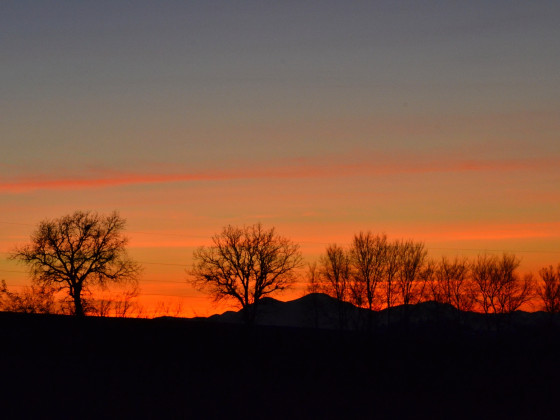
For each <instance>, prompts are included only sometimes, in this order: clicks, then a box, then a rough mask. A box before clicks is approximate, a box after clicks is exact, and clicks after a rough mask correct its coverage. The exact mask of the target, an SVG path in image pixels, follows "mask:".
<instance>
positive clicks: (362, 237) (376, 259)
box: [350, 232, 387, 311]
mask: <svg viewBox="0 0 560 420" xmlns="http://www.w3.org/2000/svg"><path fill="white" fill-rule="evenodd" d="M386 258H387V236H386V235H373V234H372V233H371V232H367V233H363V232H360V233H359V234H357V235H354V240H353V241H352V245H351V248H350V262H351V264H352V267H353V270H352V271H353V276H352V295H353V301H354V303H355V304H356V305H357V306H364V304H365V305H366V306H367V308H368V309H369V310H370V311H371V310H373V309H374V303H375V300H376V296H377V287H378V286H379V285H380V284H381V282H382V281H383V276H384V273H385V263H386Z"/></svg>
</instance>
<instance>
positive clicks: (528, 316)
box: [208, 293, 558, 330]
mask: <svg viewBox="0 0 560 420" xmlns="http://www.w3.org/2000/svg"><path fill="white" fill-rule="evenodd" d="M244 319H245V318H244V310H239V311H237V312H236V311H227V312H224V313H222V314H216V315H212V316H210V317H208V320H209V321H212V322H225V323H234V324H242V323H244ZM551 321H553V322H555V323H557V322H558V317H557V316H554V317H551V316H550V314H547V313H544V312H532V313H529V312H523V311H516V312H514V313H512V314H500V315H493V314H492V315H485V314H481V313H478V312H462V311H459V310H458V309H456V308H455V307H453V306H452V305H449V304H444V303H438V302H435V301H429V302H422V303H418V304H415V305H409V306H408V307H406V306H404V305H399V306H395V307H392V308H391V309H383V310H381V311H370V310H368V309H365V308H360V307H356V306H355V305H353V304H351V303H348V302H340V301H338V300H337V299H335V298H333V297H331V296H328V295H326V294H323V293H311V294H308V295H305V296H303V297H301V298H298V299H294V300H290V301H287V302H283V301H280V300H277V299H274V298H270V297H266V298H264V299H262V300H261V301H260V302H259V305H258V308H257V316H256V320H255V324H256V325H262V326H278V327H298V328H320V329H331V330H332V329H343V330H366V329H368V328H372V327H375V328H387V326H388V325H394V324H403V323H407V324H408V325H411V326H425V327H426V326H427V327H429V326H437V325H450V324H456V325H461V326H463V327H465V328H470V329H474V330H480V329H487V328H493V326H494V324H496V323H499V324H504V325H506V324H507V325H509V326H530V325H536V324H544V323H545V322H551Z"/></svg>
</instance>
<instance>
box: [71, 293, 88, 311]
mask: <svg viewBox="0 0 560 420" xmlns="http://www.w3.org/2000/svg"><path fill="white" fill-rule="evenodd" d="M72 297H73V298H74V315H75V316H76V317H78V318H83V317H85V316H86V314H85V312H84V306H83V304H82V289H81V288H80V287H74V294H73V296H72Z"/></svg>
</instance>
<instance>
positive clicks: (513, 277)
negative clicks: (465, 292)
mask: <svg viewBox="0 0 560 420" xmlns="http://www.w3.org/2000/svg"><path fill="white" fill-rule="evenodd" d="M519 264H520V260H519V259H518V258H517V257H516V256H515V255H513V254H507V253H504V254H503V255H502V256H501V257H497V256H491V255H479V256H478V258H477V260H476V261H475V263H474V264H473V266H472V280H473V285H474V286H475V288H474V290H475V291H476V294H477V301H478V303H479V304H480V306H481V308H482V310H483V311H484V313H486V314H488V313H496V314H497V313H511V312H513V311H515V310H517V309H519V307H521V305H523V304H524V303H525V302H528V301H529V300H530V299H531V296H532V290H533V279H532V276H531V275H526V276H524V277H523V278H521V277H520V276H519V275H518V274H517V273H516V270H517V268H518V267H519Z"/></svg>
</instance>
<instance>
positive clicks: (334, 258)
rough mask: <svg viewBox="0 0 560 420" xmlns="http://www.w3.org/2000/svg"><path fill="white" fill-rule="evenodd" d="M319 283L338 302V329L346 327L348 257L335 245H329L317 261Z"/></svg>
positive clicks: (348, 293) (348, 288) (348, 280)
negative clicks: (345, 303)
mask: <svg viewBox="0 0 560 420" xmlns="http://www.w3.org/2000/svg"><path fill="white" fill-rule="evenodd" d="M319 264H320V271H319V272H320V276H321V282H322V283H323V285H324V290H325V292H326V293H327V294H329V295H330V296H332V297H334V298H336V299H337V300H338V318H339V324H340V328H344V327H345V326H346V313H345V309H344V302H347V301H348V299H349V297H350V276H351V268H350V257H349V255H348V253H347V252H346V250H345V249H344V248H342V247H340V246H338V245H336V244H332V245H329V246H328V247H327V249H326V251H325V255H322V256H321V257H320V259H319Z"/></svg>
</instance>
